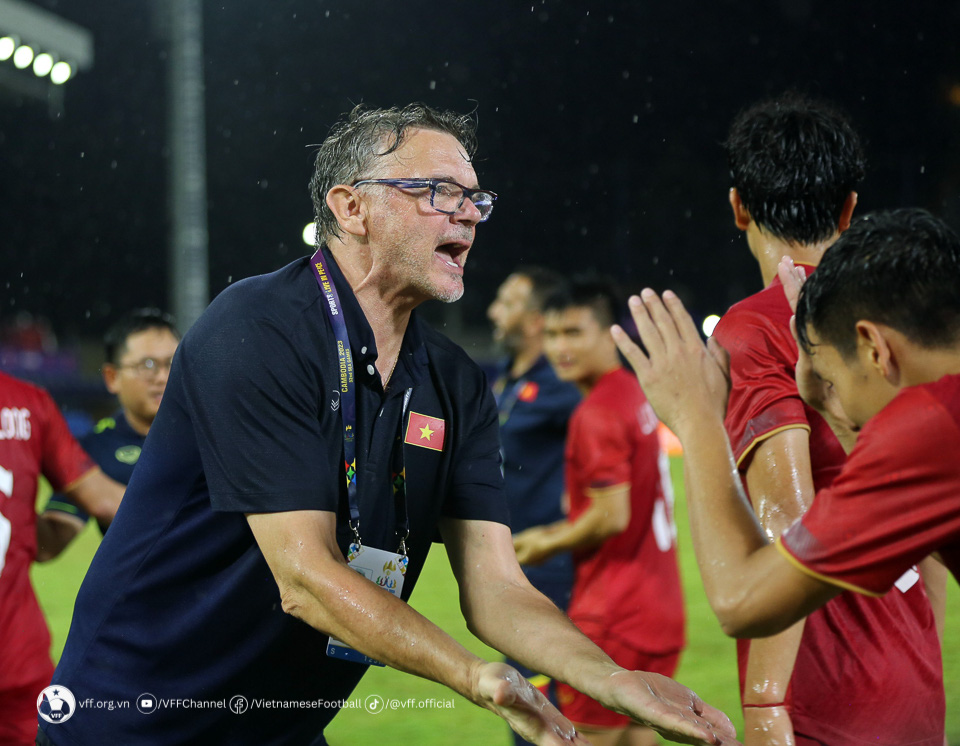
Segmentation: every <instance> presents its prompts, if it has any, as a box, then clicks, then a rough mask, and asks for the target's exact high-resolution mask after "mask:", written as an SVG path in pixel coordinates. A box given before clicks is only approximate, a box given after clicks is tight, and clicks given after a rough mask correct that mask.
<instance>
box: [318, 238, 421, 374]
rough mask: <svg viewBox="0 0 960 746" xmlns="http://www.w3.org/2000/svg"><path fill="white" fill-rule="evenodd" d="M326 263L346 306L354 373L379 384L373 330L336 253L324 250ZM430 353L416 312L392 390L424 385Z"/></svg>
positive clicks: (345, 315) (402, 350) (344, 308)
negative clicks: (336, 257)
mask: <svg viewBox="0 0 960 746" xmlns="http://www.w3.org/2000/svg"><path fill="white" fill-rule="evenodd" d="M321 251H322V252H323V260H324V262H325V263H326V264H327V266H328V267H329V268H330V269H329V272H330V277H331V279H333V284H334V286H335V287H336V289H337V296H338V297H339V298H340V305H341V306H343V312H344V313H343V315H344V321H345V322H346V325H347V334H349V335H350V348H351V352H352V354H353V370H354V372H355V374H356V376H357V380H359V381H362V382H363V383H364V384H366V385H374V384H379V377H378V374H377V369H376V362H377V343H376V340H375V338H374V336H373V329H371V328H370V324H369V322H368V321H367V317H366V316H365V315H364V313H363V309H362V308H361V307H360V303H359V302H358V301H357V296H356V295H355V294H354V292H353V288H352V287H350V283H348V282H347V279H346V278H345V277H344V276H343V272H341V271H340V267H339V265H338V264H337V260H336V259H335V258H334V256H333V252H331V251H330V249H329V248H327V247H326V246H323V247H322V248H321ZM427 362H428V359H427V350H426V347H425V345H424V337H423V329H422V328H421V322H420V318H419V316H417V312H416V310H414V311H412V312H411V313H410V321H409V323H408V324H407V330H406V332H404V335H403V342H402V343H401V346H400V357H399V358H398V359H397V365H396V368H394V371H393V375H392V376H391V379H390V384H391V385H390V388H391V389H398V390H400V389H407V388H410V387H411V386H413V385H415V384H416V383H418V382H419V381H420V379H421V378H422V376H423V373H424V370H425V369H426V367H427Z"/></svg>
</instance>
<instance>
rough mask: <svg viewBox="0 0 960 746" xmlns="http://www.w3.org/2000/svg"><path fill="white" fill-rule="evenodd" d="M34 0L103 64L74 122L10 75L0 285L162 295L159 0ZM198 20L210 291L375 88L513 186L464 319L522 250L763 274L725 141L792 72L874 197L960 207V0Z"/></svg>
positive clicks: (724, 285)
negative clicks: (473, 150) (467, 139)
mask: <svg viewBox="0 0 960 746" xmlns="http://www.w3.org/2000/svg"><path fill="white" fill-rule="evenodd" d="M36 4H38V5H41V6H44V7H46V8H48V9H51V10H53V11H55V12H57V13H59V14H61V15H63V16H64V17H66V18H68V19H70V20H73V21H75V22H77V23H80V24H81V25H83V26H86V27H87V28H89V29H91V30H92V31H93V32H94V34H95V44H96V62H95V66H94V68H93V69H92V70H90V71H88V72H86V73H84V74H82V75H81V76H80V77H78V78H77V79H76V80H75V81H72V82H71V83H69V84H68V89H67V92H66V107H65V111H66V113H65V116H64V117H63V118H61V119H59V120H56V121H54V120H51V119H50V117H49V116H48V113H47V109H46V107H45V106H44V105H43V104H41V103H38V102H34V101H29V100H24V101H16V100H10V99H0V164H2V169H0V172H2V178H0V236H2V251H0V278H2V280H3V281H4V288H3V292H2V295H0V303H2V305H0V308H2V309H3V310H2V313H4V314H10V313H12V312H15V311H16V310H19V309H24V310H29V311H32V312H34V313H42V314H44V315H46V316H47V317H48V318H50V319H51V320H52V321H53V323H54V327H55V329H56V330H57V331H58V333H59V334H60V335H61V336H65V335H66V336H70V335H85V336H92V335H98V334H99V333H101V332H102V331H103V329H104V327H105V326H106V325H107V324H108V323H109V321H111V320H112V319H113V318H114V317H115V316H116V315H117V313H119V312H120V311H122V310H123V309H126V308H130V307H133V306H139V305H145V304H157V305H165V304H166V292H165V289H166V282H167V280H166V275H165V256H166V245H167V243H166V242H167V236H168V228H169V220H168V218H167V207H166V202H167V200H166V191H165V190H166V167H167V164H166V156H165V149H164V148H165V145H164V137H165V125H166V122H165V110H164V101H165V61H164V60H165V53H164V48H165V47H164V42H163V39H162V38H161V37H160V36H159V35H158V34H157V32H156V30H155V24H154V22H153V18H152V16H151V13H150V5H149V4H148V3H106V2H103V1H102V0H99V1H98V0H69V2H67V1H66V0H64V1H63V2H61V1H59V0H43V1H42V2H37V3H36ZM855 6H858V7H855ZM886 6H889V7H886ZM588 8H589V12H588V10H587V9H588ZM204 22H205V35H206V39H205V45H206V68H205V76H206V86H207V96H206V102H207V111H206V116H207V153H208V156H207V157H208V160H207V170H208V194H209V221H210V254H211V266H210V284H211V295H214V294H216V293H217V292H219V291H220V290H222V289H223V288H224V287H225V286H226V284H227V283H228V282H229V281H230V279H231V278H232V279H233V280H236V279H239V278H241V277H245V276H248V275H251V274H257V273H261V272H266V271H270V270H272V269H275V268H277V267H279V266H281V265H283V264H285V263H287V262H288V261H290V260H292V259H294V258H295V257H297V256H300V255H302V254H305V253H307V251H306V247H305V246H304V244H303V243H302V241H301V238H300V233H301V230H302V228H303V226H304V224H305V223H307V222H308V221H309V220H310V219H311V208H310V203H309V199H308V195H307V189H306V184H307V181H308V179H309V177H310V171H311V155H310V150H309V149H308V148H307V146H308V145H309V144H311V143H317V142H319V141H321V140H322V139H323V138H324V137H325V135H326V132H327V129H328V127H329V126H330V125H331V124H332V123H333V122H334V121H335V120H336V118H337V117H338V115H339V114H340V113H341V112H343V111H345V110H347V109H349V108H350V107H351V106H352V105H353V104H354V103H358V102H361V101H362V102H366V103H368V104H371V105H377V106H382V105H394V104H402V103H406V102H409V101H412V100H422V101H425V102H426V103H429V104H431V105H435V106H440V107H449V108H455V109H460V110H469V109H472V108H474V107H475V108H476V111H477V115H478V117H479V122H480V130H479V135H480V153H479V161H478V163H477V170H478V172H479V174H480V183H481V184H482V185H484V186H487V187H489V188H491V189H494V190H495V191H497V192H499V193H500V195H501V197H500V200H499V202H498V203H497V209H496V212H495V213H494V216H493V219H492V220H491V221H490V222H489V223H487V224H485V225H483V226H481V228H480V230H479V232H478V240H477V243H476V244H475V246H474V250H473V252H472V254H471V261H470V264H469V266H468V269H467V294H466V296H465V297H464V300H463V301H461V303H462V304H463V305H462V313H463V315H464V318H465V320H466V322H467V323H468V324H476V325H485V323H486V322H485V319H484V317H483V310H484V308H485V306H486V304H487V303H488V302H489V300H490V297H491V295H492V293H493V290H494V287H495V285H496V283H497V282H499V280H500V279H502V277H503V276H505V275H506V274H507V273H508V272H509V270H510V269H511V268H512V267H513V266H514V265H515V264H516V263H517V262H518V261H532V262H537V263H542V264H547V265H553V266H556V267H557V268H561V269H564V270H574V269H585V268H588V267H589V268H596V269H599V270H601V271H604V272H608V273H611V274H614V275H616V276H617V277H619V278H621V279H623V280H624V281H626V282H627V284H628V285H629V286H631V287H639V286H640V285H642V284H651V285H652V286H654V287H656V288H663V287H666V286H671V287H673V288H674V289H677V290H680V291H681V293H683V294H684V296H685V297H686V298H687V299H688V301H690V302H691V304H692V306H693V307H694V309H695V310H696V311H697V312H699V313H701V314H705V313H708V312H722V311H723V310H724V309H725V308H726V307H727V306H728V305H729V304H730V303H731V302H733V301H736V300H738V299H739V298H741V297H743V296H744V295H745V294H747V293H749V292H753V291H754V290H756V289H758V287H759V282H760V279H759V273H758V272H757V270H756V269H755V266H754V264H753V262H752V259H751V258H750V257H749V255H748V252H747V250H746V245H745V243H744V242H743V240H742V238H740V236H739V234H738V232H737V231H736V230H735V229H734V227H733V225H732V221H731V219H730V217H729V211H728V207H727V203H726V191H727V188H728V186H729V184H728V179H727V173H726V166H725V163H724V159H723V154H722V151H721V148H720V147H719V143H720V142H721V141H722V140H723V138H724V135H725V131H726V127H727V125H728V124H729V121H730V119H731V118H732V117H733V115H734V114H735V113H736V111H737V110H739V109H740V108H742V107H743V106H745V105H747V104H749V103H751V102H752V101H754V100H756V99H758V98H760V97H763V96H768V95H773V94H776V93H779V92H781V91H782V90H784V89H785V88H787V87H796V88H798V89H800V90H802V91H805V92H807V93H810V94H813V95H815V96H819V97H823V98H828V99H831V100H833V101H835V102H836V103H838V104H839V105H840V106H841V107H842V108H843V109H845V110H846V111H847V112H848V113H849V114H850V115H851V117H852V118H853V120H854V121H855V123H856V125H857V126H858V127H859V129H860V130H861V131H862V132H863V134H864V136H865V139H866V141H867V152H868V156H869V160H870V169H869V171H868V176H867V181H866V183H865V184H864V186H863V188H862V189H861V194H860V209H861V210H870V209H876V208H881V207H893V206H900V205H908V204H915V205H921V206H925V207H929V208H931V209H933V210H934V211H936V212H938V213H940V214H941V215H944V216H945V217H947V218H948V219H951V220H953V222H955V223H956V222H957V220H955V218H956V217H957V216H958V215H960V210H958V204H957V203H958V184H957V179H958V174H960V153H958V150H960V148H958V143H960V138H958V137H957V135H955V134H954V133H955V132H957V131H958V124H960V121H958V119H960V116H958V110H957V109H955V108H953V107H951V105H950V104H949V102H948V96H947V94H948V91H949V90H950V87H951V86H952V85H953V84H954V82H955V81H957V80H960V69H958V68H960V66H958V60H957V52H956V51H955V50H956V47H957V43H956V40H957V31H958V25H960V4H958V3H957V2H919V3H912V4H907V3H901V2H897V3H893V2H875V3H837V2H825V1H823V0H780V1H779V2H744V1H743V0H714V1H713V2H709V3H708V2H703V1H701V2H692V1H691V0H678V1H674V2H669V3H667V2H625V1H620V2H610V3H605V4H603V5H598V4H596V3H577V2H569V1H567V2H560V1H559V0H545V1H541V0H536V2H535V3H533V4H531V3H530V2H527V3H526V4H524V3H506V2H487V3H477V2H471V3H465V2H459V1H458V2H446V3H438V2H423V0H405V1H404V2H402V3H394V2H385V1H384V2H367V1H366V0H361V1H359V2H350V3H333V2H318V1H316V0H314V1H308V0H271V1H270V2H269V3H265V2H252V0H231V1H230V2H218V3H213V2H208V3H206V4H205V19H204Z"/></svg>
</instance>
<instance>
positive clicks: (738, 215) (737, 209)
mask: <svg viewBox="0 0 960 746" xmlns="http://www.w3.org/2000/svg"><path fill="white" fill-rule="evenodd" d="M729 199H730V207H731V208H732V209H733V222H734V223H736V226H737V228H739V229H740V230H742V231H745V230H746V229H747V228H749V227H750V220H751V219H752V218H751V217H750V212H749V211H748V210H747V208H746V206H745V205H744V204H743V200H742V199H740V192H738V191H737V188H736V187H730V196H729Z"/></svg>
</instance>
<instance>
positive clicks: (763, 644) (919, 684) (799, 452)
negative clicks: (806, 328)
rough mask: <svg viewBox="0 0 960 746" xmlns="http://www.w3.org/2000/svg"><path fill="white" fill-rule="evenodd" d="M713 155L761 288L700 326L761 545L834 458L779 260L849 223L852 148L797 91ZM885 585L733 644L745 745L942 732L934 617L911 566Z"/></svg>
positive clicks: (804, 255)
mask: <svg viewBox="0 0 960 746" xmlns="http://www.w3.org/2000/svg"><path fill="white" fill-rule="evenodd" d="M726 151H727V157H728V161H729V165H730V173H731V177H732V180H733V184H734V186H733V188H732V189H731V190H730V204H731V207H732V208H733V216H734V221H735V223H736V225H737V227H738V228H739V229H740V230H742V231H743V232H744V234H745V236H746V239H747V245H748V247H749V249H750V253H751V254H752V255H753V257H754V258H755V259H756V260H757V263H758V265H759V268H760V273H761V276H762V278H763V284H764V287H765V289H764V290H761V291H760V292H758V293H756V294H754V295H751V296H750V297H748V298H746V299H745V300H742V301H740V302H739V303H737V304H736V305H734V306H733V307H732V308H731V309H730V310H729V311H727V313H726V314H725V315H724V317H723V319H722V320H721V321H720V323H719V324H718V326H717V328H716V331H715V332H714V336H715V337H716V339H717V341H719V342H720V344H721V345H722V346H723V347H724V348H725V349H726V350H727V351H728V352H729V354H730V378H731V390H730V399H729V402H728V404H727V415H726V420H725V426H726V430H727V435H728V436H729V438H730V442H731V445H732V447H733V455H734V458H735V459H736V461H737V468H738V471H739V474H740V477H741V479H742V481H743V485H744V488H745V491H746V494H747V496H748V498H749V499H750V501H751V503H752V505H753V508H754V510H755V512H756V514H757V518H758V520H759V521H760V524H761V525H762V526H763V529H764V531H765V532H766V533H767V536H768V537H769V538H770V539H771V540H775V539H777V538H778V537H779V536H780V534H781V533H783V531H785V530H786V529H787V528H788V527H789V526H790V524H791V523H793V521H794V520H796V519H797V518H798V517H799V516H801V515H803V513H805V512H806V511H807V509H809V507H810V504H811V502H812V501H813V496H814V493H815V491H816V490H822V489H824V488H826V487H828V486H830V484H831V482H833V479H834V477H835V476H836V475H837V474H838V473H839V471H840V469H841V467H842V466H843V463H844V461H845V460H846V454H845V453H844V450H843V448H842V447H841V445H840V443H839V442H838V441H837V438H836V437H835V436H834V434H833V432H832V431H831V430H830V428H829V426H828V425H827V423H826V422H825V421H824V419H823V418H822V417H821V416H820V415H818V414H817V413H816V412H815V411H814V410H813V409H811V408H810V407H809V406H806V405H805V404H804V403H803V402H802V401H801V399H800V395H799V393H798V392H797V385H796V382H795V380H794V364H795V362H796V359H797V345H796V342H795V341H794V339H793V336H792V334H791V333H790V316H791V315H792V311H791V309H790V306H789V304H788V303H787V299H786V297H785V296H784V293H783V288H782V286H781V284H780V282H779V280H778V278H777V265H778V263H779V261H780V259H781V257H783V256H789V257H791V258H792V259H793V260H794V261H795V262H796V263H798V264H803V265H805V267H806V268H807V271H812V270H813V268H814V267H815V266H816V265H817V263H818V262H819V261H820V258H821V256H822V255H823V253H824V251H825V250H826V248H827V247H828V246H829V245H830V244H832V243H833V242H834V241H835V240H836V238H837V236H838V235H839V234H840V232H841V231H843V230H845V229H846V228H847V227H848V226H849V225H850V219H851V215H852V213H853V210H854V207H855V205H856V201H857V194H856V192H855V191H853V190H854V187H855V186H856V185H857V183H858V182H859V181H860V179H861V178H862V176H863V171H864V159H863V153H862V150H861V148H860V143H859V139H858V137H857V134H856V132H855V131H854V130H853V128H852V127H851V126H850V124H849V123H848V122H847V120H846V119H845V118H844V117H843V116H841V115H840V114H839V113H838V112H836V111H834V110H833V109H832V108H831V107H829V106H827V105H825V104H823V103H819V102H813V101H810V100H808V99H805V98H803V97H800V96H798V95H796V94H787V95H784V96H781V97H779V98H777V99H773V100H769V101H764V102H761V103H759V104H756V105H754V106H753V107H751V108H749V109H747V110H745V111H744V112H742V113H741V114H740V115H738V116H737V118H736V119H735V120H734V122H733V124H732V126H731V128H730V133H729V137H728V139H727V142H726ZM925 564H926V565H928V566H925V567H924V568H923V576H924V579H925V580H927V581H929V586H930V587H932V588H934V589H935V591H936V593H934V594H931V596H932V597H933V598H935V599H936V600H937V601H938V602H939V611H940V619H941V620H942V612H943V605H942V601H943V593H944V591H945V581H946V572H945V571H944V569H943V567H942V566H941V565H939V564H938V563H937V562H936V561H934V560H932V559H931V560H926V561H925ZM896 588H897V590H896V592H894V593H891V594H889V595H887V596H886V597H884V598H882V599H872V598H866V597H863V596H859V595H857V594H855V593H852V592H851V593H844V594H842V595H841V596H840V597H838V598H837V599H835V600H833V601H831V602H830V603H829V604H827V605H826V606H825V607H824V608H823V609H821V610H820V611H818V612H816V613H814V614H813V615H811V616H810V617H809V618H808V619H807V620H806V621H805V622H803V621H801V622H799V623H797V624H796V625H794V626H793V627H791V628H790V629H788V630H786V631H785V632H783V633H781V634H780V635H777V636H775V637H772V638H769V639H763V640H739V641H738V643H737V653H738V663H739V671H740V684H741V698H742V701H743V715H744V723H745V736H744V740H745V743H746V745H747V746H772V745H773V744H793V743H799V744H805V743H829V744H832V745H833V744H835V745H838V746H843V745H846V744H850V745H851V746H852V745H853V744H860V743H863V741H864V739H869V740H870V741H871V742H872V743H875V744H890V745H893V744H901V743H906V742H907V741H908V740H909V742H911V743H914V742H916V743H931V744H933V743H942V740H943V720H944V704H943V700H944V696H943V675H942V665H941V661H940V645H939V639H938V637H937V634H936V630H935V627H934V615H933V614H932V611H931V605H930V603H929V602H928V599H927V595H926V593H925V592H924V584H923V583H922V582H920V575H919V574H918V573H917V571H916V570H915V569H912V568H911V569H908V570H907V572H906V573H905V574H904V575H903V577H902V578H900V579H899V580H898V582H897V584H896ZM865 671H866V672H867V676H866V680H867V681H869V682H873V683H872V684H871V685H869V686H865V685H864V684H863V681H864V678H865V676H864V672H865ZM838 692H843V694H841V695H838ZM913 695H916V696H918V697H920V698H922V699H923V700H924V701H926V702H928V703H929V708H928V710H927V712H926V714H925V715H924V716H923V717H922V718H921V717H919V716H918V718H917V719H914V720H912V721H909V722H908V721H905V720H904V718H903V717H902V714H901V713H900V712H898V711H896V710H894V709H892V708H890V707H889V702H891V701H901V700H903V699H904V697H908V696H913Z"/></svg>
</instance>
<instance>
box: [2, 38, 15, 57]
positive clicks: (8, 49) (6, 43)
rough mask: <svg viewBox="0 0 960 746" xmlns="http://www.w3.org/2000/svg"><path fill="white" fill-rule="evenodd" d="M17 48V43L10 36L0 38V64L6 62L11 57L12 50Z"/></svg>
mask: <svg viewBox="0 0 960 746" xmlns="http://www.w3.org/2000/svg"><path fill="white" fill-rule="evenodd" d="M16 48H17V41H16V39H14V38H13V37H12V36H4V37H2V38H0V62H6V61H7V60H9V59H10V58H11V57H13V50H15V49H16Z"/></svg>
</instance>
